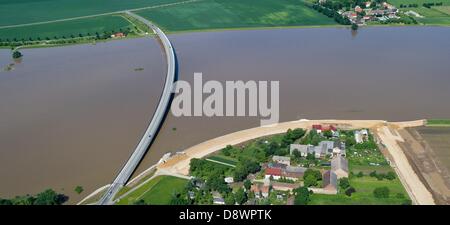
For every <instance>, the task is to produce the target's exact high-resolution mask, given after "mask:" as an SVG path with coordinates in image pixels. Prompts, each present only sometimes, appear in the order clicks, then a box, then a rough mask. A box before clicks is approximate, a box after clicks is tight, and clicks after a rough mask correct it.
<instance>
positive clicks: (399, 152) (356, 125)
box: [117, 119, 435, 205]
mask: <svg viewBox="0 0 450 225" xmlns="http://www.w3.org/2000/svg"><path fill="white" fill-rule="evenodd" d="M312 124H330V125H335V126H337V127H340V128H341V129H361V128H368V129H370V130H372V132H374V133H375V134H376V135H377V136H378V137H379V138H380V139H381V142H382V143H383V144H384V145H386V146H387V147H386V148H387V150H388V154H389V155H390V156H391V157H392V159H393V164H394V165H395V166H393V167H394V169H395V171H396V173H397V174H398V176H399V178H400V180H401V182H402V184H403V186H404V187H405V189H406V190H407V192H408V195H410V197H411V199H412V200H413V202H414V204H425V205H432V204H435V202H434V199H433V197H432V195H431V193H430V192H429V191H428V189H426V188H425V186H424V184H423V183H422V182H421V180H420V179H419V177H418V175H417V174H416V173H415V172H414V171H413V170H412V167H411V164H412V163H413V162H410V161H408V160H407V159H406V157H405V154H404V153H403V149H402V148H400V146H399V145H398V143H397V142H398V141H403V139H402V138H401V136H395V135H386V133H385V132H386V129H388V130H389V131H390V130H395V131H396V132H395V133H396V134H398V131H397V129H405V128H408V127H416V126H422V125H424V124H425V120H416V121H406V122H388V121H384V120H334V119H329V120H306V119H301V120H296V121H289V122H282V123H277V124H272V125H268V126H260V127H254V128H250V129H245V130H241V131H237V132H233V133H230V134H226V135H223V136H220V137H216V138H213V139H210V140H207V141H204V142H202V143H199V144H197V145H194V146H191V147H188V148H186V149H184V150H183V151H181V152H177V153H175V154H173V155H172V156H171V157H170V158H168V159H167V160H163V161H160V162H158V163H157V164H155V165H152V166H151V167H150V168H156V170H157V172H158V171H164V172H165V173H168V174H176V175H181V176H188V175H189V163H190V160H191V159H192V158H202V157H204V156H207V155H209V154H211V153H214V152H216V151H219V150H221V149H223V148H224V147H226V146H227V145H238V144H241V143H244V142H246V141H250V140H254V139H257V138H261V137H264V136H268V135H274V134H280V133H285V132H286V131H287V130H288V129H295V128H302V129H309V128H310V127H311V126H312ZM405 160H406V161H405ZM150 168H149V169H147V170H145V171H144V172H142V173H141V174H138V175H137V176H136V177H135V178H134V179H133V180H132V181H133V182H142V183H143V182H147V181H148V180H145V181H139V180H138V178H139V177H145V173H147V172H148V171H149V170H150ZM130 183H131V182H129V183H128V184H130ZM128 184H127V186H128ZM412 187H414V188H412ZM121 197H122V196H117V199H119V198H121Z"/></svg>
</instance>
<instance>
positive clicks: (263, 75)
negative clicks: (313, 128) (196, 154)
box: [0, 27, 450, 201]
mask: <svg viewBox="0 0 450 225" xmlns="http://www.w3.org/2000/svg"><path fill="white" fill-rule="evenodd" d="M169 38H170V39H171V41H172V43H173V45H174V47H175V49H176V53H177V58H178V63H179V79H182V80H187V81H189V82H192V80H193V73H194V72H202V73H203V79H204V80H219V81H225V80H244V81H247V80H256V81H259V80H269V81H270V80H278V81H279V82H280V119H281V121H288V120H297V119H302V118H309V119H386V120H412V119H420V118H449V117H450V104H447V102H448V99H449V98H450V89H449V88H448V86H449V84H450V63H448V62H449V61H450V45H448V39H449V38H450V29H449V28H438V27H420V28H418V27H405V28H366V29H361V30H360V31H358V34H357V35H356V36H355V35H354V34H353V35H352V34H351V32H350V30H348V29H335V28H316V29H275V30H251V31H221V32H205V33H187V34H174V35H170V36H169ZM23 53H24V55H25V57H24V59H23V62H22V63H21V64H19V65H18V66H16V68H14V70H12V71H9V72H0V115H1V116H0V165H1V170H0V180H1V185H0V196H2V197H8V196H13V195H16V194H24V193H35V192H38V191H40V190H43V189H44V188H47V187H52V188H54V189H55V190H58V191H62V189H64V192H65V193H67V194H70V196H71V199H72V201H74V200H79V199H80V198H81V197H82V196H84V195H85V194H87V193H88V192H90V191H92V190H94V189H95V187H99V186H103V185H104V184H106V183H108V182H110V181H111V180H112V179H113V178H114V176H115V175H116V174H117V172H118V170H119V169H120V167H121V166H122V165H123V163H125V161H126V160H127V157H128V156H129V154H131V151H132V150H133V149H134V147H135V145H136V143H137V142H138V140H139V139H140V138H141V135H142V133H143V131H144V129H145V128H146V125H147V124H148V122H149V120H150V118H151V116H150V115H151V114H152V113H153V110H154V108H155V107H156V103H157V99H158V98H159V95H160V92H161V90H162V84H163V79H164V75H165V72H166V71H165V68H166V67H165V63H164V60H163V56H162V55H161V50H160V48H159V46H158V44H157V43H156V42H155V41H153V40H151V39H134V40H123V41H114V42H109V43H102V44H97V45H95V46H92V45H79V46H71V47H62V48H51V49H32V50H23ZM10 61H11V60H10V52H9V51H7V50H1V51H0V66H3V65H7V64H8V63H9V62H10ZM140 67H142V68H144V70H143V71H139V70H138V71H135V69H136V68H140ZM259 120H260V118H257V117H231V118H230V117H222V118H217V117H216V118H208V117H189V118H186V117H180V118H176V117H173V116H172V115H171V114H169V115H168V116H167V119H166V121H165V123H164V125H163V127H162V129H161V131H160V134H159V135H158V137H157V138H156V140H155V142H154V144H153V146H152V147H151V149H150V151H149V152H148V153H147V155H146V157H145V159H144V160H143V162H142V164H141V166H140V167H139V169H138V172H140V171H142V170H144V169H146V168H148V167H149V166H151V165H152V164H154V163H155V162H157V161H158V160H159V159H160V158H161V156H162V155H163V154H164V153H166V152H169V151H171V152H175V151H180V150H183V149H184V148H186V147H189V146H192V145H195V144H197V143H199V142H201V141H205V140H207V139H210V138H214V137H217V136H220V135H223V134H226V133H230V132H233V131H237V130H240V129H245V128H250V127H254V126H258V125H259ZM174 128H176V129H174ZM76 185H81V186H83V187H85V189H86V193H83V194H82V195H80V196H78V195H76V194H74V193H73V188H74V187H75V186H76Z"/></svg>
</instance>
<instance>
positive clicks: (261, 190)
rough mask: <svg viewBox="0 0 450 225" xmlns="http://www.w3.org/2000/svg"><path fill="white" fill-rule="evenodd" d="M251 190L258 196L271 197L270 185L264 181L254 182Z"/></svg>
mask: <svg viewBox="0 0 450 225" xmlns="http://www.w3.org/2000/svg"><path fill="white" fill-rule="evenodd" d="M250 191H252V192H253V193H255V197H256V198H267V197H269V186H267V185H264V184H262V183H255V184H252V186H251V187H250Z"/></svg>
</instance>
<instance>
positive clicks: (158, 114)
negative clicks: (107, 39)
mask: <svg viewBox="0 0 450 225" xmlns="http://www.w3.org/2000/svg"><path fill="white" fill-rule="evenodd" d="M125 13H127V14H128V15H130V16H133V17H134V18H136V19H138V20H140V21H141V22H143V23H145V24H146V25H147V26H149V27H150V28H151V29H152V30H153V31H154V32H155V34H156V36H157V37H158V38H159V39H160V40H161V43H162V44H163V46H164V51H165V55H166V57H167V59H166V60H167V75H166V81H165V84H164V90H163V93H162V95H161V98H160V100H159V104H158V107H157V108H156V111H155V113H154V115H153V118H152V120H151V122H150V124H149V126H148V128H147V130H146V131H145V134H144V136H143V137H142V139H141V141H140V142H139V144H138V145H137V146H136V149H135V150H134V152H133V154H132V155H131V156H130V158H129V159H128V161H127V163H126V164H125V165H124V166H123V168H122V170H121V171H120V173H119V174H118V175H117V177H116V179H114V181H113V183H112V184H111V185H110V187H109V188H108V191H107V192H106V193H105V195H104V196H103V197H102V198H101V199H100V201H99V202H98V204H99V205H109V204H112V203H113V201H112V200H113V198H114V196H115V195H116V194H117V192H118V191H119V190H120V188H121V187H123V186H124V185H125V184H126V182H127V181H128V180H129V179H130V177H131V175H132V174H133V172H134V170H135V169H136V167H137V166H138V165H139V162H140V161H141V159H142V157H143V156H144V154H145V152H146V151H147V149H148V148H149V147H150V144H151V143H152V141H153V139H154V137H155V136H156V134H157V132H158V128H159V126H160V125H161V123H162V122H163V120H164V116H165V113H166V112H167V109H168V107H170V98H171V94H172V87H173V84H174V82H175V67H176V62H175V51H174V50H173V48H172V44H171V43H170V41H169V39H168V38H167V36H166V35H165V34H164V32H162V31H161V29H159V28H158V27H157V26H155V25H154V24H152V23H151V22H150V21H148V20H146V19H144V18H143V17H141V16H138V15H136V14H134V13H132V12H130V11H126V12H125Z"/></svg>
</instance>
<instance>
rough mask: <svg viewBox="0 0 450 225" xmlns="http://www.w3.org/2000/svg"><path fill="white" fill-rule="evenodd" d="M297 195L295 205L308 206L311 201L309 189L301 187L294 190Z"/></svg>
mask: <svg viewBox="0 0 450 225" xmlns="http://www.w3.org/2000/svg"><path fill="white" fill-rule="evenodd" d="M294 193H295V199H294V204H295V205H307V204H308V202H309V201H310V192H309V190H308V188H307V187H300V188H297V189H294Z"/></svg>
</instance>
